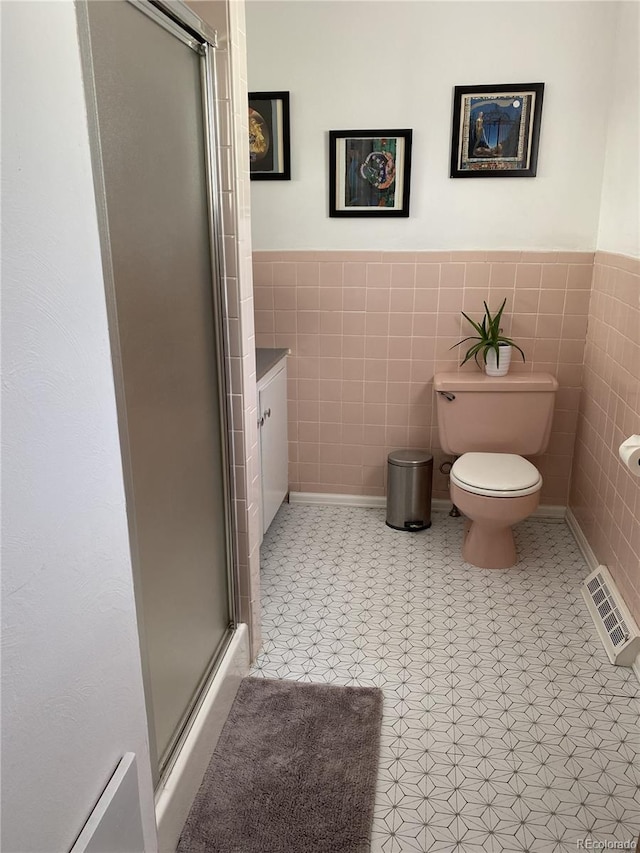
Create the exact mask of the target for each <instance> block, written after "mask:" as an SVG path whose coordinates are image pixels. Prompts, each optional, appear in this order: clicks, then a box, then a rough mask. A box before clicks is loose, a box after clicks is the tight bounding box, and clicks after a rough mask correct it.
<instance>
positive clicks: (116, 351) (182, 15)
mask: <svg viewBox="0 0 640 853" xmlns="http://www.w3.org/2000/svg"><path fill="white" fill-rule="evenodd" d="M90 2H94V0H76V10H77V20H78V37H79V45H80V54H81V62H82V68H83V76H84V80H85V94H86V102H87V122H88V128H89V141H90V148H91V157H92V167H93V182H94V189H95V195H96V207H97V214H98V216H97V218H98V230H99V238H100V244H101V248H102V268H103V274H104V284H105V295H106V306H107V316H108V320H109V338H110V343H111V355H112V364H113V376H114V385H115V396H116V404H117V411H118V430H119V434H120V447H121V455H122V469H123V480H124V490H125V497H126V501H127V505H130V506H134V490H133V468H132V462H131V453H130V448H129V442H128V427H127V406H126V398H125V385H124V374H123V365H122V360H121V355H120V352H121V351H120V336H119V331H118V317H117V305H116V288H115V280H114V273H113V265H112V259H111V243H110V234H109V222H108V214H107V203H106V198H107V193H106V183H105V175H104V170H103V164H102V150H101V142H100V133H99V122H98V103H97V96H96V90H95V79H94V71H93V58H92V48H91V35H90V27H89V12H88V4H89V3H90ZM126 2H127V3H129V4H130V5H132V6H134V7H135V8H136V9H138V10H139V11H140V12H142V13H143V14H145V15H146V16H147V17H149V18H151V19H152V20H153V21H155V22H156V23H157V24H159V25H160V26H162V27H164V29H166V30H167V31H168V32H170V33H171V34H172V35H174V36H176V37H177V38H178V39H180V40H181V41H182V42H183V43H184V44H186V45H187V46H189V47H190V48H191V49H193V50H194V51H195V52H196V53H198V54H200V56H201V65H200V68H201V83H202V117H203V127H204V131H205V133H204V136H205V139H204V148H205V163H204V167H205V174H206V181H207V193H206V196H207V212H208V233H209V246H210V253H209V256H210V267H211V291H212V303H213V323H214V339H215V348H216V373H217V378H218V389H219V391H218V396H219V400H218V403H219V413H220V434H221V447H220V451H221V469H222V480H223V482H222V490H223V496H224V501H223V503H224V518H223V527H224V537H225V553H226V582H227V590H228V612H229V618H230V622H229V626H228V629H227V631H226V633H225V635H224V636H223V638H222V640H221V642H220V643H219V644H218V647H217V648H216V649H213V650H212V658H211V661H210V664H209V666H208V667H207V669H206V671H205V672H204V674H203V676H202V678H201V679H200V682H199V683H198V684H197V685H196V687H195V691H194V696H193V699H192V701H191V702H190V703H189V705H188V707H187V708H186V710H185V713H184V715H183V717H182V719H181V721H180V723H179V725H178V727H177V729H176V731H175V733H174V736H173V738H172V740H171V742H170V744H169V746H168V747H167V749H166V750H165V752H164V754H163V756H161V757H158V758H157V760H156V758H155V757H156V756H157V745H156V742H155V741H156V739H155V726H154V713H153V705H152V698H151V696H152V693H151V676H150V670H149V665H148V659H147V649H146V636H145V629H144V614H143V610H142V592H141V587H142V570H141V566H140V560H139V549H138V537H137V531H136V524H135V517H134V516H133V514H131V513H127V519H128V526H129V543H130V554H131V565H132V575H133V586H134V593H135V601H136V615H137V622H138V632H139V642H140V658H141V665H142V681H143V687H144V698H145V706H146V716H147V729H148V736H149V747H150V759H151V772H152V777H153V783H154V786H155V788H156V792H158V791H159V789H160V788H161V786H162V783H163V781H164V779H165V778H166V777H167V776H168V774H169V773H170V772H171V770H172V768H173V766H174V764H175V762H176V760H177V758H178V755H179V753H180V749H181V747H182V745H183V744H184V741H185V740H186V738H187V736H188V734H189V730H190V728H191V725H192V724H193V722H194V720H195V718H196V716H197V714H198V711H199V710H200V707H201V706H202V703H203V701H204V698H205V696H206V693H207V689H208V687H209V685H210V684H211V682H212V680H213V678H214V676H215V674H216V671H217V670H218V668H219V666H220V664H221V663H222V660H223V658H224V654H225V652H226V650H227V649H228V647H229V645H230V643H231V641H232V639H233V636H234V632H235V629H236V628H237V626H238V623H239V621H240V620H239V614H240V606H239V599H238V589H239V583H238V579H237V571H238V561H237V551H236V545H235V535H234V531H235V530H236V529H237V525H236V513H235V501H234V500H233V482H234V480H233V469H232V460H233V448H232V445H231V427H230V425H231V424H232V411H231V406H230V392H229V389H230V388H231V375H230V362H229V352H230V349H229V340H228V334H227V323H226V320H227V318H228V317H229V311H228V301H227V292H226V286H225V283H226V266H225V256H224V236H223V231H222V204H221V198H220V189H219V188H220V185H221V184H220V161H219V151H220V145H219V132H218V127H219V114H218V110H217V99H216V92H217V82H216V74H215V63H214V61H213V51H214V50H215V49H216V48H217V46H218V45H217V33H216V31H215V30H214V29H212V28H211V27H209V26H208V25H207V24H206V23H205V22H204V21H202V20H201V19H200V18H199V17H198V16H197V15H196V14H195V13H194V12H193V11H192V10H191V9H190V8H189V7H188V6H186V5H185V4H184V3H183V2H182V0H126Z"/></svg>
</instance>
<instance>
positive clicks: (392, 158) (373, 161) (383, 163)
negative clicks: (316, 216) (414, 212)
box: [329, 128, 413, 218]
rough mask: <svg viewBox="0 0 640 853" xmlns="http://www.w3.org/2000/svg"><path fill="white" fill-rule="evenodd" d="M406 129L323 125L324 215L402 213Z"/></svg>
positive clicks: (407, 180) (405, 207)
mask: <svg viewBox="0 0 640 853" xmlns="http://www.w3.org/2000/svg"><path fill="white" fill-rule="evenodd" d="M412 135H413V134H412V131H411V130H409V129H407V128H404V129H402V130H331V131H329V216H332V217H346V216H349V217H355V216H358V217H364V216H366V217H369V218H375V217H394V218H395V217H407V216H409V192H410V185H411V143H412Z"/></svg>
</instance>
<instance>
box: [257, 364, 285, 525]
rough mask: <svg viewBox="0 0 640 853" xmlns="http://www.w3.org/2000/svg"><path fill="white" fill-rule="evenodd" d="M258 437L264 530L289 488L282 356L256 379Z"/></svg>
mask: <svg viewBox="0 0 640 853" xmlns="http://www.w3.org/2000/svg"><path fill="white" fill-rule="evenodd" d="M258 437H259V442H258V444H259V448H260V473H261V501H262V533H263V534H264V533H266V531H267V530H268V529H269V525H270V524H271V522H272V521H273V518H274V516H275V514H276V512H277V511H278V510H279V509H280V505H281V503H282V501H283V500H284V499H285V497H286V495H287V492H288V491H289V447H288V442H287V362H286V358H285V357H282V358H281V359H280V360H279V361H277V363H276V364H275V365H274V366H273V367H271V368H270V369H269V371H268V372H267V373H265V375H264V376H262V377H261V378H260V379H259V380H258Z"/></svg>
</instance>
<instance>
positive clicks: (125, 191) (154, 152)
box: [88, 0, 232, 775]
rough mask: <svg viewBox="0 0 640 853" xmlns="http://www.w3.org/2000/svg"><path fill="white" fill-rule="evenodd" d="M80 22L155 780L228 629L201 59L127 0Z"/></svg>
mask: <svg viewBox="0 0 640 853" xmlns="http://www.w3.org/2000/svg"><path fill="white" fill-rule="evenodd" d="M88 20H89V27H90V37H91V50H92V61H93V73H94V78H95V92H96V101H97V115H98V123H99V142H100V148H101V159H102V168H103V173H104V197H105V201H106V220H107V223H108V247H109V250H110V251H109V254H110V263H111V265H112V270H113V294H112V299H113V303H114V304H113V306H112V323H113V324H117V347H116V351H115V359H116V360H117V361H119V364H116V370H115V374H116V384H117V385H119V386H120V391H121V394H120V397H121V399H120V419H121V438H122V443H123V459H124V468H125V479H127V480H128V494H127V501H128V511H129V519H130V529H131V541H132V552H133V553H132V558H133V563H134V574H135V576H136V581H137V583H136V586H137V590H136V591H137V600H138V605H139V612H140V614H141V619H140V626H141V633H142V637H141V644H142V657H143V664H144V665H145V668H146V670H147V672H146V679H145V681H146V688H147V706H148V711H149V718H150V735H151V741H152V751H153V750H154V749H155V758H156V762H157V771H158V775H159V773H161V772H162V768H163V767H164V766H165V764H166V763H167V761H168V759H169V757H170V755H171V752H172V749H173V747H174V745H175V743H176V741H177V739H178V737H179V735H180V732H181V730H182V728H183V726H184V723H185V721H186V719H187V718H188V716H189V713H190V712H191V710H192V708H193V706H194V704H195V703H196V701H197V698H198V695H199V692H200V691H201V689H202V687H203V683H204V682H205V680H206V678H207V676H208V674H209V672H210V670H211V668H212V665H213V664H214V663H215V661H216V658H217V657H218V656H219V654H220V652H221V649H223V647H224V644H225V642H226V641H227V640H228V637H229V632H230V630H231V627H232V625H231V621H232V615H231V609H230V596H229V583H230V582H229V565H230V555H229V542H228V525H227V526H226V525H225V519H227V518H228V515H227V514H228V506H229V497H228V486H227V477H226V467H225V466H226V454H225V441H226V437H225V428H224V423H225V419H224V407H223V404H222V400H223V391H224V389H223V388H222V387H221V384H222V380H221V376H222V375H223V373H222V371H221V370H220V360H221V349H222V348H221V323H220V320H219V317H218V316H217V313H218V312H217V311H216V305H215V302H216V297H215V293H216V288H219V287H220V282H219V281H217V280H215V274H214V273H212V269H213V267H215V264H212V251H211V249H212V246H211V238H210V227H209V223H210V218H209V216H210V211H209V204H210V200H209V198H208V192H207V182H208V171H207V143H206V132H207V126H206V121H205V116H204V112H203V67H202V64H203V62H204V59H203V55H202V52H201V50H199V49H198V45H197V44H195V43H194V42H193V40H192V42H191V43H189V38H186V39H185V38H181V37H179V34H178V35H176V33H175V32H172V31H171V27H167V26H164V25H162V24H161V23H159V22H158V21H157V20H154V19H153V18H152V17H149V15H148V14H145V13H143V12H142V11H141V10H140V8H138V7H137V6H136V5H133V4H130V3H128V2H124V0H117V2H109V3H106V2H103V3H99V2H89V3H88ZM212 275H213V279H212ZM154 742H155V747H154V746H153V744H154Z"/></svg>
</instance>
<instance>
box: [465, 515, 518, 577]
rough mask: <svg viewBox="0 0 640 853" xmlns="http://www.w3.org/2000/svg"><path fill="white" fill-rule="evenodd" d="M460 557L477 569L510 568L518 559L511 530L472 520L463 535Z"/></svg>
mask: <svg viewBox="0 0 640 853" xmlns="http://www.w3.org/2000/svg"><path fill="white" fill-rule="evenodd" d="M462 559H463V560H464V561H465V562H466V563H471V565H472V566H477V567H478V568H479V569H510V568H511V567H512V566H515V564H516V563H517V561H518V558H517V554H516V543H515V541H514V539H513V530H512V529H511V527H489V526H487V525H482V524H478V523H476V522H474V521H472V522H471V524H470V525H469V529H468V530H467V532H466V534H465V537H464V544H463V545H462Z"/></svg>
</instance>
